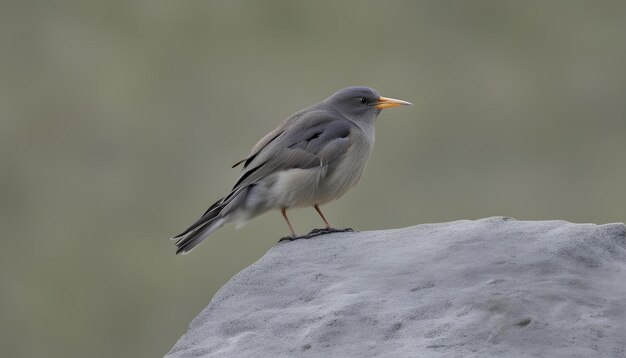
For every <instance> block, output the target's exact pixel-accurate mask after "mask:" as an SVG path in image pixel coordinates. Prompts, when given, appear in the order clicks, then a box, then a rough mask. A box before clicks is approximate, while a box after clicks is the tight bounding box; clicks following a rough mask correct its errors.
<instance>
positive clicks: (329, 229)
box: [308, 227, 354, 237]
mask: <svg viewBox="0 0 626 358" xmlns="http://www.w3.org/2000/svg"><path fill="white" fill-rule="evenodd" d="M334 232H354V230H353V229H352V228H345V229H335V228H334V227H325V228H323V229H313V230H311V232H310V233H309V234H308V236H310V237H315V236H319V235H326V234H332V233H334Z"/></svg>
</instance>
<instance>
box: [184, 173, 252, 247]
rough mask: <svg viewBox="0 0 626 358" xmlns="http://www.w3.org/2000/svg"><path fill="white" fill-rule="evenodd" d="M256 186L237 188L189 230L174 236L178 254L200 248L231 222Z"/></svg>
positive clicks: (214, 205) (216, 203)
mask: <svg viewBox="0 0 626 358" xmlns="http://www.w3.org/2000/svg"><path fill="white" fill-rule="evenodd" d="M253 186H254V185H248V186H245V187H240V188H237V189H236V190H233V191H232V192H231V193H230V194H228V195H227V196H225V197H224V198H222V199H220V200H218V201H216V202H215V203H214V204H213V205H211V207H209V209H208V210H207V211H206V212H205V213H204V215H202V216H201V217H200V219H198V220H196V222H195V223H193V224H191V226H189V227H188V228H187V230H185V231H183V232H181V233H180V234H178V235H176V236H174V237H173V238H172V239H173V240H178V241H176V254H180V253H183V254H185V253H187V252H189V251H191V250H192V249H193V248H194V247H196V246H198V244H200V243H201V242H202V241H203V240H204V239H206V238H207V237H208V236H209V235H211V233H212V232H213V231H215V230H217V229H219V228H221V227H222V226H224V225H225V224H227V223H228V222H229V221H230V219H229V218H230V214H232V213H233V212H234V211H236V210H237V209H238V208H240V207H241V205H242V204H243V203H244V202H245V199H246V197H247V195H248V191H249V190H250V188H251V187H253Z"/></svg>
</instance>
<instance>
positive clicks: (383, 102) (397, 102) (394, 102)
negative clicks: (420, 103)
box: [376, 97, 413, 109]
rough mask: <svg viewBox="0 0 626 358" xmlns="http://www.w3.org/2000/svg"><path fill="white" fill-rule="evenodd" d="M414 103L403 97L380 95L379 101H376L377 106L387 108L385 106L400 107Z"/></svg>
mask: <svg viewBox="0 0 626 358" xmlns="http://www.w3.org/2000/svg"><path fill="white" fill-rule="evenodd" d="M412 104H413V103H411V102H407V101H403V100H401V99H395V98H387V97H380V98H378V101H377V102H376V108H378V109H385V108H393V107H400V106H410V105H412Z"/></svg>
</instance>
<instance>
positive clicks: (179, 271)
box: [0, 0, 626, 357]
mask: <svg viewBox="0 0 626 358" xmlns="http://www.w3.org/2000/svg"><path fill="white" fill-rule="evenodd" d="M0 41H1V43H0V44H1V49H2V51H1V54H0V120H1V122H0V124H1V128H0V169H1V174H0V230H1V231H0V234H1V240H2V241H1V244H2V246H1V249H0V312H1V313H0V314H1V317H0V356H2V357H155V356H162V355H163V354H165V353H166V352H167V351H168V350H169V348H170V347H171V346H172V345H173V344H174V342H175V341H176V340H177V339H178V338H179V336H180V335H181V334H182V333H183V332H184V331H185V330H186V327H187V324H188V323H189V322H190V320H191V319H192V318H193V317H194V316H195V315H196V314H197V313H198V312H199V311H200V310H201V309H202V308H203V307H204V306H205V305H206V304H207V303H208V302H209V300H210V299H211V297H212V295H213V294H214V293H215V292H216V290H217V289H218V288H219V287H220V286H221V285H223V284H224V283H225V282H226V281H227V280H228V279H229V278H230V277H232V276H233V275H234V274H235V273H237V272H238V271H240V270H241V269H242V268H244V267H246V266H247V265H249V264H250V263H252V262H254V261H255V260H256V259H258V258H259V257H260V256H262V255H263V253H264V252H265V251H266V250H268V249H269V248H271V247H272V245H274V244H275V242H276V240H277V239H278V238H279V237H281V236H283V235H285V234H286V233H287V228H286V226H285V225H284V223H283V221H282V218H281V217H280V215H279V214H278V213H272V214H266V215H264V216H262V217H260V218H257V219H256V220H254V221H253V222H251V223H250V224H248V225H247V226H245V227H244V228H242V229H240V230H234V228H233V227H226V228H224V229H222V230H220V231H218V232H217V233H215V234H214V235H213V236H212V237H211V238H210V239H209V240H207V241H206V242H205V243H203V245H201V246H200V247H198V249H197V250H195V251H194V252H193V253H192V254H191V255H188V256H184V257H180V256H178V257H177V256H175V255H174V250H173V248H172V243H171V242H170V241H169V237H170V236H172V235H174V234H176V233H178V232H179V231H181V230H182V229H184V228H185V227H186V226H187V225H188V224H190V223H191V222H192V221H193V220H195V219H196V217H197V216H199V215H200V214H201V213H202V212H203V210H204V209H205V208H206V207H207V206H208V205H209V204H210V203H211V202H212V201H213V200H215V199H217V198H219V197H220V196H222V195H224V194H225V193H226V192H227V191H228V189H229V188H230V186H231V184H232V183H233V181H234V180H235V178H236V176H237V170H235V169H230V165H231V164H233V163H234V162H235V161H237V160H238V159H240V158H241V157H243V156H245V155H246V154H247V152H248V151H249V149H250V148H251V146H252V145H253V144H254V143H255V142H256V140H258V139H259V138H260V137H261V136H263V135H264V134H265V133H266V132H268V131H269V130H270V129H272V128H273V127H274V126H275V125H276V124H278V123H279V121H281V120H282V119H283V118H284V117H286V116H287V115H289V114H290V113H292V112H294V111H296V110H298V109H300V108H302V107H305V106H307V105H309V104H312V103H314V102H317V101H319V100H321V99H323V98H325V97H326V96H328V95H330V94H331V93H332V92H334V91H335V90H337V89H339V88H342V87H345V86H349V85H368V86H372V87H374V88H376V89H378V90H379V91H380V92H381V93H382V94H383V95H385V96H389V97H397V98H401V99H405V100H409V101H412V102H413V103H414V104H415V105H414V106H412V107H408V108H400V109H393V110H387V111H385V112H384V113H382V115H381V116H380V117H379V120H378V126H377V143H376V148H375V151H374V153H373V155H372V157H371V159H370V162H369V166H368V169H367V171H366V173H365V175H364V177H363V178H362V180H361V183H360V184H359V185H358V186H357V187H356V188H355V189H353V190H352V191H351V192H350V193H349V194H348V195H346V196H345V197H344V198H342V199H341V200H339V201H337V202H335V203H332V204H330V205H328V206H326V208H325V212H326V213H327V216H328V217H329V218H330V220H331V221H332V222H333V223H335V224H336V225H337V226H339V227H345V226H351V227H354V228H357V229H359V230H376V229H386V228H395V227H403V226H409V225H415V224H419V223H425V222H441V221H450V220H458V219H475V218H481V217H486V216H493V215H504V216H511V217H514V218H517V219H528V220H531V219H532V220H544V219H565V220H570V221H575V222H597V223H606V222H614V221H624V218H625V213H626V186H625V183H626V158H625V153H626V70H625V69H626V2H624V1H496V0H494V1H439V0H432V1H388V2H387V1H306V2H305V1H199V0H194V1H191V0H190V1H187V0H186V1H147V0H146V1H59V2H56V1H3V2H2V4H1V5H0ZM292 218H293V222H294V224H295V226H296V228H297V229H298V230H299V231H300V232H307V231H309V230H310V229H312V228H314V227H319V226H320V225H321V222H320V220H319V218H318V217H317V215H316V214H315V212H314V211H313V210H312V209H311V210H300V211H297V212H294V213H293V214H292Z"/></svg>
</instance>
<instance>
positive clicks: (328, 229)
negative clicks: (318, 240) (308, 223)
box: [307, 204, 354, 238]
mask: <svg viewBox="0 0 626 358" xmlns="http://www.w3.org/2000/svg"><path fill="white" fill-rule="evenodd" d="M313 207H314V208H315V210H316V211H317V213H318V214H320V216H321V217H322V220H324V224H326V228H324V229H313V230H311V232H310V233H309V234H308V235H307V236H308V237H309V238H311V237H315V236H319V235H324V234H330V233H332V232H354V230H352V229H351V228H347V229H335V228H334V227H332V225H330V223H329V222H328V220H326V217H325V216H324V214H323V213H322V210H321V209H320V207H319V205H317V204H315V205H313Z"/></svg>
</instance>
